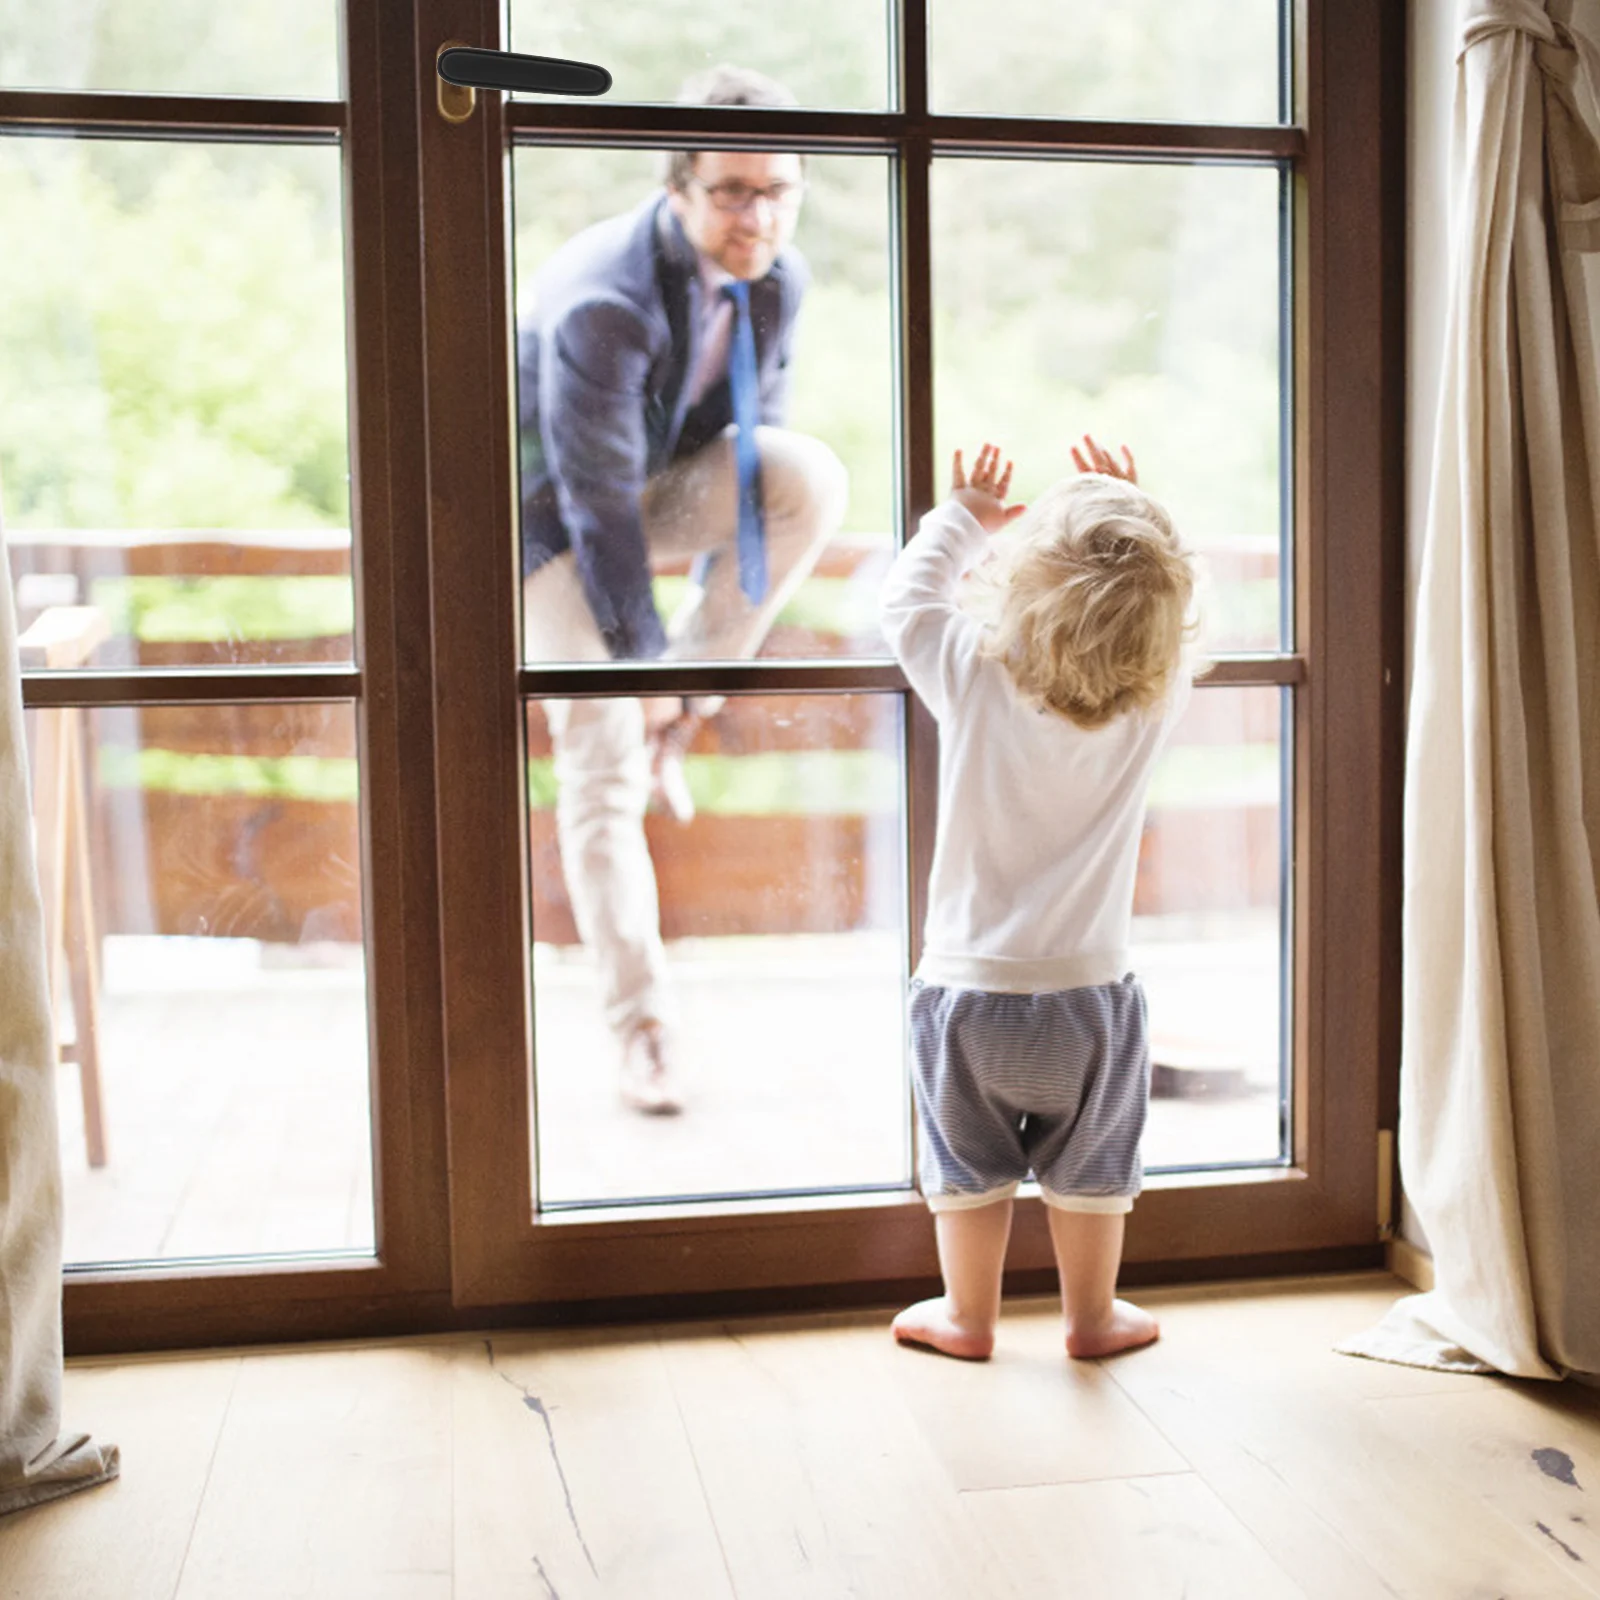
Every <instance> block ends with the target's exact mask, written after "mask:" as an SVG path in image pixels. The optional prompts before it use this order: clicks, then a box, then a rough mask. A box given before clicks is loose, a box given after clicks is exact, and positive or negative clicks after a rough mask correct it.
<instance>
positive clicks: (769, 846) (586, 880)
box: [528, 694, 910, 1207]
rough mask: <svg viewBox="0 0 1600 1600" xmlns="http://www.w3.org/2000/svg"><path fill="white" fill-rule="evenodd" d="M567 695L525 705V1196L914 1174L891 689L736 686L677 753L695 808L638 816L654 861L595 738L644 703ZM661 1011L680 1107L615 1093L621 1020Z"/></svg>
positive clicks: (618, 777) (595, 1197) (860, 1182)
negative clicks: (531, 1087)
mask: <svg viewBox="0 0 1600 1600" xmlns="http://www.w3.org/2000/svg"><path fill="white" fill-rule="evenodd" d="M569 704H570V703H569ZM577 704H578V706H579V707H581V708H583V709H582V711H581V712H580V715H579V719H578V720H576V721H575V720H573V717H572V714H571V713H569V712H567V711H566V710H564V709H563V708H561V707H559V706H556V705H554V703H552V702H545V703H543V704H533V705H530V706H529V708H528V746H529V770H528V785H529V800H530V808H531V828H532V832H531V839H530V856H531V861H532V884H531V890H532V895H533V917H532V921H533V937H534V952H533V986H534V996H533V998H534V1057H535V1068H534V1071H535V1085H536V1107H537V1151H536V1167H537V1173H538V1176H537V1178H536V1183H537V1189H538V1194H537V1200H538V1202H539V1203H540V1204H542V1205H544V1206H546V1207H549V1206H562V1205H575V1204H581V1203H583V1202H586V1201H587V1202H595V1201H620V1200H627V1199H638V1198H650V1199H658V1198H663V1197H670V1196H696V1195H739V1194H763V1193H767V1194H770V1193H791V1194H793V1193H802V1192H806V1191H817V1190H828V1189H864V1188H872V1187H884V1186H887V1187H901V1186H904V1185H905V1184H907V1183H909V1181H910V1143H909V1140H910V1121H909V1119H910V1092H909V1085H908V1082H907V1078H906V1071H905V1065H904V1047H903V1042H902V1038H903V1030H902V1012H903V999H904V992H905V974H906V948H905V941H904V936H903V928H904V922H905V903H906V902H905V882H904V870H903V865H902V863H903V858H904V852H905V844H904V835H903V815H902V812H903V806H902V795H903V780H902V775H901V773H902V769H901V762H900V755H899V751H900V739H901V707H902V701H901V698H900V696H898V695H893V694H885V695H772V696H756V697H750V698H742V697H735V698H733V699H730V700H729V701H728V702H727V704H726V705H725V706H724V708H723V709H722V710H721V711H720V712H719V713H717V714H716V715H715V716H713V717H711V718H710V719H709V720H708V721H707V722H706V723H705V724H704V726H703V727H702V729H701V731H700V733H699V735H698V736H697V738H696V739H695V742H694V743H693V745H692V746H690V748H689V751H688V754H687V756H686V758H685V760H684V762H683V768H682V771H683V779H684V784H685V787H686V790H687V795H688V798H689V800H690V802H691V803H692V807H693V815H692V818H685V819H684V820H680V818H679V817H678V816H676V815H674V814H673V813H672V811H671V810H670V809H669V808H668V807H666V806H665V805H664V804H661V803H659V802H658V803H657V804H656V806H655V807H654V808H653V809H652V810H651V812H650V813H649V815H648V816H647V817H646V819H645V823H644V835H645V840H646V842H647V845H648V850H649V864H648V865H647V864H646V863H645V862H644V861H643V860H642V859H641V857H640V855H639V853H638V841H637V833H636V831H634V832H630V829H629V824H628V823H627V816H628V815H630V814H636V812H634V811H631V810H630V808H631V807H635V806H636V805H637V804H638V803H639V800H640V799H641V796H640V794H639V791H638V788H637V784H638V781H639V779H640V778H641V777H643V776H644V774H643V773H642V771H641V770H640V769H638V768H634V769H631V770H622V771H616V770H610V771H608V770H605V766H604V759H603V758H604V755H605V749H606V746H605V740H606V738H607V725H608V723H611V722H613V721H614V720H615V719H619V718H620V719H622V720H623V721H624V722H625V721H626V719H627V718H629V717H636V716H637V706H638V702H637V701H621V700H597V701H589V702H579V703H577ZM549 709H554V710H555V714H556V716H557V719H558V720H561V719H563V718H565V719H566V720H565V723H564V727H565V734H564V746H563V748H564V751H565V754H564V756H563V758H562V761H561V763H560V765H559V767H558V766H557V764H556V763H553V762H552V760H551V757H550V739H549V732H548V722H549V718H548V717H547V710H549ZM627 737H628V735H627V731H626V729H624V732H623V738H624V741H626V739H627ZM645 781H646V783H648V779H647V778H646V779H645ZM558 804H559V805H561V806H563V807H564V808H565V809H564V810H563V812H562V820H561V823H560V836H561V837H560V839H559V840H558V826H557V812H556V807H557V805H558ZM563 856H565V858H566V864H567V867H568V868H571V869H573V870H574V871H576V873H577V880H576V881H577V890H576V892H577V895H578V897H579V902H580V906H582V905H588V906H589V907H591V908H592V909H591V910H590V911H589V912H588V913H587V915H586V917H585V918H584V920H585V922H586V924H587V926H588V927H589V929H590V930H591V934H590V942H589V943H588V944H587V945H585V944H583V943H580V942H579V936H578V930H577V920H578V919H577V918H576V917H575V914H574V909H573V892H572V885H573V882H574V880H573V878H571V877H569V874H568V872H567V871H565V870H564V867H563ZM652 872H653V876H654V878H655V880H656V882H657V883H658V884H659V908H660V909H659V927H660V932H661V936H662V941H663V948H662V953H661V958H660V960H661V965H660V967H659V969H657V968H655V967H654V965H653V958H652V956H651V955H650V954H649V952H648V949H647V948H646V947H647V946H648V943H649V939H648V936H649V934H650V931H651V930H652V928H653V927H654V926H655V917H654V916H653V914H652V908H651V905H650V901H649V890H650V883H649V877H650V875H651V873H652ZM641 950H643V951H644V953H643V954H641V953H640V952H641ZM653 1015H661V1016H663V1017H665V1018H667V1019H668V1022H669V1028H668V1041H669V1046H670V1048H671V1050H672V1055H673V1060H674V1062H675V1065H676V1070H677V1075H678V1077H679V1079H680V1081H681V1087H682V1091H683V1107H684V1108H683V1111H682V1113H681V1114H680V1115H676V1116H655V1115H646V1114H643V1113H641V1112H640V1111H639V1110H637V1109H632V1108H630V1107H629V1106H627V1105H625V1104H623V1102H622V1099H621V1098H620V1094H619V1089H620V1083H621V1079H620V1070H619V1069H620V1052H621V1048H622V1041H623V1039H624V1038H625V1037H626V1035H627V1031H628V1025H629V1024H630V1023H631V1022H633V1021H636V1020H638V1019H640V1018H643V1017H647V1016H653ZM608 1018H609V1021H608ZM611 1023H615V1024H616V1025H617V1026H616V1027H615V1028H614V1027H613V1026H611V1025H610V1024H611Z"/></svg>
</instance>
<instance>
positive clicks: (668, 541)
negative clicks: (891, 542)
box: [522, 428, 847, 1035]
mask: <svg viewBox="0 0 1600 1600" xmlns="http://www.w3.org/2000/svg"><path fill="white" fill-rule="evenodd" d="M756 440H757V443H758V444H759V446H760V449H761V483H762V503H763V509H764V513H765V522H766V535H767V570H768V575H769V587H768V590H767V593H766V595H765V597H764V598H763V599H762V601H761V602H760V604H758V605H752V604H751V603H750V602H749V601H748V600H747V599H746V598H745V595H744V592H743V591H742V590H741V589H740V587H739V563H738V555H737V551H736V549H735V540H736V536H737V530H738V491H737V482H736V476H735V463H734V439H733V432H732V430H731V429H730V430H729V431H728V432H727V433H725V434H723V435H722V436H721V437H720V438H718V439H715V440H713V441H712V442H711V443H710V444H709V445H707V446H706V447H705V449H703V450H701V451H699V452H698V453H697V454H695V455H693V456H690V457H688V458H687V459H685V460H683V461H679V462H675V463H674V464H673V465H672V466H671V467H669V468H668V469H667V470H666V471H665V472H662V473H660V474H658V475H657V476H656V477H654V478H652V479H651V480H650V482H649V483H647V484H646V485H645V490H644V497H643V500H642V502H641V510H642V512H643V519H644V536H645V542H646V544H647V546H648V547H649V551H650V557H651V560H652V562H655V563H659V564H662V565H665V564H667V563H669V562H674V561H681V560H682V559H683V558H685V557H693V556H696V555H700V554H702V553H705V552H710V553H711V555H712V558H713V559H712V564H711V569H710V572H709V573H708V574H707V577H706V582H705V586H704V588H703V589H700V588H691V592H690V594H689V595H688V597H687V598H686V599H685V601H684V603H683V604H682V605H681V606H680V607H679V608H678V610H677V611H676V612H675V613H674V614H673V616H672V617H670V618H669V619H667V636H668V640H669V643H668V646H667V654H666V658H665V659H668V660H678V661H742V660H748V659H749V658H750V657H752V656H754V655H755V653H756V652H757V651H758V650H759V649H760V648H761V642H762V640H764V639H765V638H766V636H767V633H768V631H769V630H770V629H771V627H772V624H773V622H774V621H775V620H776V619H777V616H778V613H779V612H780V611H782V609H783V607H784V605H785V604H786V603H787V602H788V600H789V597H790V596H791V595H792V594H793V593H794V591H795V590H796V589H797V588H798V587H799V586H800V584H801V583H802V582H803V581H804V580H805V577H806V575H807V574H808V573H809V572H810V571H811V568H812V567H813V566H814V565H815V563H816V559H817V556H818V554H819V553H820V552H821V549H822V547H823V545H824V544H825V543H826V542H827V541H828V539H830V538H831V537H832V536H833V534H834V533H835V531H836V530H837V529H838V526H839V523H840V522H841V520H842V519H843V517H844V508H845V499H846V492H847V483H846V477H845V470H844V467H843V466H842V465H841V464H840V462H839V458H838V457H837V456H836V455H835V454H834V453H833V451H832V450H830V449H829V448H828V447H827V445H825V444H823V443H821V442H820V441H819V440H816V439H812V438H808V437H807V436H806V435H804V434H798V433H791V432H789V431H787V430H785V429H781V428H761V429H759V430H758V431H757V434H756ZM522 607H523V623H522V626H523V656H524V659H525V660H528V661H552V662H553V661H573V662H577V661H605V660H608V659H609V657H608V655H607V653H606V648H605V644H604V641H603V640H602V639H601V636H600V631H599V629H598V628H597V627H596V626H595V621H594V616H593V614H592V613H591V611H590V610H589V604H588V601H587V600H586V599H585V598H584V594H583V587H582V584H581V582H580V581H579V578H578V573H577V567H576V563H575V560H574V557H573V555H572V552H571V551H570V550H569V551H566V552H564V553H563V554H561V555H559V556H557V557H555V558H554V559H553V560H551V561H548V562H546V563H545V564H544V566H542V567H540V568H539V569H538V571H537V572H534V573H532V574H530V575H529V577H528V578H527V579H526V580H525V581H524V583H523V591H522ZM544 709H545V714H546V716H547V717H548V719H549V723H550V739H551V745H552V747H553V750H554V754H555V772H556V784H557V797H556V835H557V839H558V841H559V844H560V849H561V870H562V873H563V875H564V876H565V878H566V883H567V894H568V896H569V898H570V899H571V902H572V912H573V918H574V920H575V921H576V923H577V927H578V935H579V937H580V938H581V939H582V940H583V942H584V944H585V945H586V946H587V947H588V949H589V950H590V952H591V953H592V955H593V956H594V960H595V965H596V968H597V970H598V976H599V981H600V998H601V1004H602V1006H603V1008H604V1012H605V1018H606V1021H607V1022H608V1023H609V1024H610V1026H611V1027H612V1029H613V1030H615V1031H616V1032H617V1033H618V1034H619V1035H623V1034H626V1033H628V1032H629V1031H631V1030H632V1029H634V1028H636V1027H638V1026H639V1025H640V1024H642V1023H645V1022H652V1021H654V1022H660V1023H663V1024H668V1025H670V1024H671V1023H672V1021H673V1020H674V1015H673V1007H672V1003H671V995H670V990H669V988H668V984H667V981H666V961H665V957H664V954H663V951H662V946H661V916H660V904H659V900H658V897H657V891H656V875H655V865H654V863H653V862H652V861H651V859H650V851H649V847H648V845H647V844H646V842H645V834H644V814H645V808H646V806H647V805H648V804H649V800H650V756H649V751H648V749H647V748H646V744H645V732H644V713H643V710H642V708H641V707H640V704H639V702H638V700H636V699H632V698H615V697H613V698H605V699H586V700H547V701H546V702H545V708H544Z"/></svg>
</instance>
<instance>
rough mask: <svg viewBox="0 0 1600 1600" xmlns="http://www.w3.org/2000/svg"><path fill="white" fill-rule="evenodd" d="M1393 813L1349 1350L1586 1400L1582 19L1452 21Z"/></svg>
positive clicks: (1588, 50) (1588, 224) (1594, 340)
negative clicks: (1428, 1255)
mask: <svg viewBox="0 0 1600 1600" xmlns="http://www.w3.org/2000/svg"><path fill="white" fill-rule="evenodd" d="M1461 41H1462V42H1461V52H1460V55H1459V58H1458V62H1457V80H1456V99H1455V127H1454V135H1453V151H1452V222H1451V231H1452V240H1451V276H1450V282H1449V283H1448V285H1443V284H1441V285H1440V292H1441V293H1448V295H1449V297H1450V307H1449V335H1448V341H1447V348H1446V353H1445V366H1444V373H1443V392H1442V398H1441V404H1440V413H1439V427H1438V435H1437V448H1436V457H1435V472H1434V478H1433V486H1432V497H1431V503H1430V507H1429V516H1428V525H1427V530H1426V535H1425V543H1424V547H1423V561H1422V574H1421V585H1420V590H1419V594H1418V601H1417V626H1416V652H1415V662H1414V678H1413V689H1412V697H1411V708H1410V726H1409V733H1408V746H1407V761H1406V796H1405V920H1404V955H1405V976H1404V991H1403V992H1404V1024H1403V1044H1402V1066H1401V1119H1400V1153H1401V1175H1402V1180H1403V1182H1404V1185H1405V1189H1406V1193H1407V1195H1408V1197H1409V1198H1410V1200H1411V1203H1412V1205H1413V1206H1414V1208H1415V1210H1416V1212H1417V1214H1418V1216H1419V1217H1420V1219H1421V1222H1422V1226H1423V1228H1424V1230H1425V1231H1426V1234H1427V1238H1428V1242H1429V1245H1430V1247H1431V1248H1432V1251H1433V1259H1434V1270H1435V1275H1436V1288H1435V1290H1434V1291H1433V1292H1432V1293H1430V1294H1426V1295H1419V1296H1414V1297H1411V1298H1409V1299H1407V1300H1404V1301H1402V1302H1400V1304H1399V1305H1398V1306H1396V1307H1395V1308H1394V1310H1393V1312H1392V1313H1391V1314H1390V1316H1389V1317H1388V1318H1387V1319H1386V1321H1385V1322H1384V1323H1383V1324H1381V1325H1380V1326H1379V1327H1378V1328H1376V1329H1374V1330H1372V1331H1371V1332H1370V1333H1368V1334H1365V1335H1363V1336H1362V1337H1360V1338H1358V1339H1355V1340H1352V1341H1351V1342H1350V1343H1349V1344H1348V1345H1346V1346H1344V1347H1343V1348H1345V1349H1347V1350H1349V1351H1350V1352H1351V1353H1355V1354H1363V1355H1373V1356H1378V1357H1382V1358H1385V1359H1389V1360H1399V1361H1406V1362H1410V1363H1413V1364H1418V1365H1428V1366H1445V1367H1459V1368H1463V1369H1467V1370H1479V1371H1483V1370H1498V1371H1500V1372H1506V1373H1513V1374H1517V1375H1520V1376H1523V1377H1544V1378H1552V1377H1559V1376H1561V1375H1562V1374H1564V1373H1568V1372H1585V1373H1594V1372H1600V880H1597V874H1596V869H1597V862H1600V534H1597V527H1596V507H1597V506H1600V107H1597V101H1596V95H1597V91H1600V0H1548V4H1544V3H1539V0H1468V3H1467V5H1466V6H1465V8H1464V12H1463V29H1462V35H1461Z"/></svg>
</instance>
